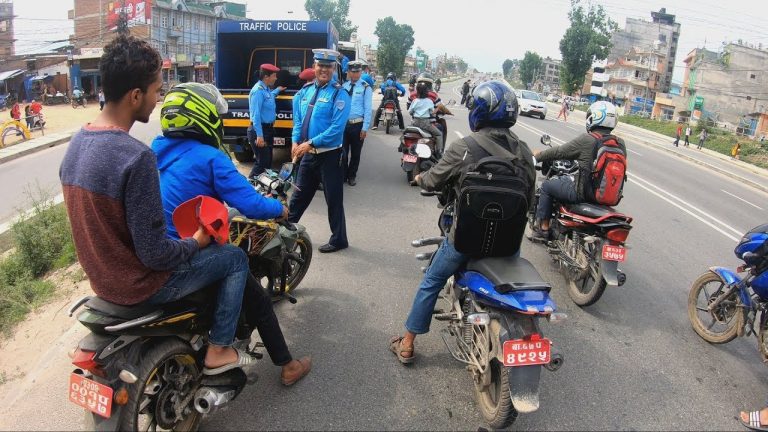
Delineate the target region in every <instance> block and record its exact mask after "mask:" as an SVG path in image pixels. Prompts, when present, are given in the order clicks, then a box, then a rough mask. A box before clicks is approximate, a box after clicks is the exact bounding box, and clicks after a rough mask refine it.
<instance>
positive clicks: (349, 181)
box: [347, 177, 357, 186]
mask: <svg viewBox="0 0 768 432" xmlns="http://www.w3.org/2000/svg"><path fill="white" fill-rule="evenodd" d="M347 183H348V184H349V185H350V186H354V185H356V184H357V180H355V178H354V177H351V178H350V179H349V180H347Z"/></svg>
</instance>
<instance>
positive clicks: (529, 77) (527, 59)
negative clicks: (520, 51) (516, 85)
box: [520, 51, 542, 87]
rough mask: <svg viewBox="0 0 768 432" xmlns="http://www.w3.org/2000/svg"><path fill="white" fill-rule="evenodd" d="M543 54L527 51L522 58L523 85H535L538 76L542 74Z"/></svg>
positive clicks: (521, 73) (521, 77) (521, 75)
mask: <svg viewBox="0 0 768 432" xmlns="http://www.w3.org/2000/svg"><path fill="white" fill-rule="evenodd" d="M541 64H542V63H541V56H540V55H538V54H536V53H535V52H531V51H526V52H525V56H523V59H522V60H520V80H521V81H522V82H523V85H525V86H526V87H528V84H529V83H530V84H531V85H533V82H534V80H535V79H536V77H538V76H541V72H542V71H541Z"/></svg>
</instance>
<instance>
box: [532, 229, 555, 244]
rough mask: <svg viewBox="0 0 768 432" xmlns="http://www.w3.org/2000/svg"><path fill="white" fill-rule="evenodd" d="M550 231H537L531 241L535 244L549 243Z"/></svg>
mask: <svg viewBox="0 0 768 432" xmlns="http://www.w3.org/2000/svg"><path fill="white" fill-rule="evenodd" d="M549 234H550V231H549V230H542V229H535V230H533V234H532V235H531V237H530V239H531V241H532V242H534V243H547V242H548V241H549V240H550V237H549Z"/></svg>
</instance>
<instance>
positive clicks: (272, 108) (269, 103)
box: [248, 81, 280, 138]
mask: <svg viewBox="0 0 768 432" xmlns="http://www.w3.org/2000/svg"><path fill="white" fill-rule="evenodd" d="M279 93H280V89H274V90H269V87H267V85H266V84H264V81H259V82H257V83H256V85H254V86H253V88H252V89H251V92H250V93H249V94H248V108H249V109H250V112H251V113H250V115H251V123H252V124H253V130H254V131H256V136H258V137H262V138H263V137H264V131H263V130H262V127H261V124H262V123H274V122H275V117H276V116H277V104H276V103H275V97H276V96H277V95H278V94H279Z"/></svg>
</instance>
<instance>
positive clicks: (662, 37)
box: [659, 34, 667, 42]
mask: <svg viewBox="0 0 768 432" xmlns="http://www.w3.org/2000/svg"><path fill="white" fill-rule="evenodd" d="M659 41H661V42H666V41H667V35H665V34H659Z"/></svg>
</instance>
